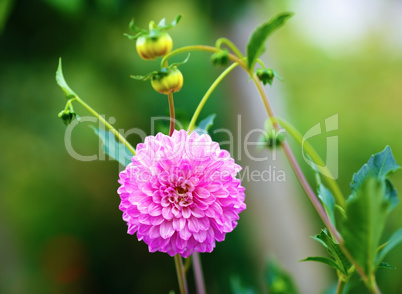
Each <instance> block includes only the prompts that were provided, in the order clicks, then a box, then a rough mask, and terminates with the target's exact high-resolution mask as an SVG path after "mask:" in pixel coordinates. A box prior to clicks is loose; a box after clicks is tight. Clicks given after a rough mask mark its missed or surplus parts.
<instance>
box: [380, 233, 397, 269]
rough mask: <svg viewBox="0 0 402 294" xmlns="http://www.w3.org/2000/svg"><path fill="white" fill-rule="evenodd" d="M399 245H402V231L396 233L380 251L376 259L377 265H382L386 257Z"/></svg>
mask: <svg viewBox="0 0 402 294" xmlns="http://www.w3.org/2000/svg"><path fill="white" fill-rule="evenodd" d="M399 243H402V229H399V230H398V231H396V232H395V233H394V234H393V235H392V236H391V238H390V239H389V240H388V241H387V243H386V244H385V246H384V247H383V248H382V249H381V250H380V252H379V253H378V254H377V256H376V259H375V264H380V263H381V261H382V260H383V259H384V257H385V256H386V255H387V254H388V253H389V252H390V251H391V250H392V249H393V248H394V247H395V246H397V245H398V244H399Z"/></svg>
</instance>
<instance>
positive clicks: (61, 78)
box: [56, 58, 76, 99]
mask: <svg viewBox="0 0 402 294" xmlns="http://www.w3.org/2000/svg"><path fill="white" fill-rule="evenodd" d="M56 82H57V84H58V85H59V86H60V88H61V89H62V90H63V92H64V95H65V96H66V98H68V99H70V98H73V97H75V96H76V94H75V93H74V91H73V90H71V88H70V87H69V86H68V85H67V82H66V80H65V79H64V75H63V69H62V66H61V58H59V66H58V67H57V71H56Z"/></svg>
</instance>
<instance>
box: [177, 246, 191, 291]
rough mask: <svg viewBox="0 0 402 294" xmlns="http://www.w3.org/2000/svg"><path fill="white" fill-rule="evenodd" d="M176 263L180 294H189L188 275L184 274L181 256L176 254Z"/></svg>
mask: <svg viewBox="0 0 402 294" xmlns="http://www.w3.org/2000/svg"><path fill="white" fill-rule="evenodd" d="M174 263H175V265H176V272H177V279H178V281H179V288H180V294H187V293H188V290H187V280H186V275H185V273H184V267H183V262H182V260H181V256H180V254H176V255H175V256H174Z"/></svg>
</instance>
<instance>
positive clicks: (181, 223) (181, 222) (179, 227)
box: [173, 218, 186, 231]
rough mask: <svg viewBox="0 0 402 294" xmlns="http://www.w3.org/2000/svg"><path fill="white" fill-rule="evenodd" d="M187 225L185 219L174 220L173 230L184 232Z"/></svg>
mask: <svg viewBox="0 0 402 294" xmlns="http://www.w3.org/2000/svg"><path fill="white" fill-rule="evenodd" d="M185 225H186V219H185V218H173V229H174V230H176V231H181V230H183V228H184V226H185Z"/></svg>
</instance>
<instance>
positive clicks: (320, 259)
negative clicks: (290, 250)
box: [300, 256, 347, 274]
mask: <svg viewBox="0 0 402 294" xmlns="http://www.w3.org/2000/svg"><path fill="white" fill-rule="evenodd" d="M300 261H316V262H321V263H325V264H326V265H329V266H330V267H332V268H334V269H336V270H338V271H340V272H342V273H343V274H347V273H345V272H344V270H343V269H342V268H341V267H340V266H339V265H338V264H337V263H336V262H335V261H334V260H333V259H330V258H328V257H322V256H310V257H307V258H305V259H303V260H300Z"/></svg>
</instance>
